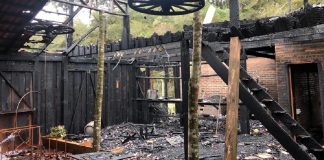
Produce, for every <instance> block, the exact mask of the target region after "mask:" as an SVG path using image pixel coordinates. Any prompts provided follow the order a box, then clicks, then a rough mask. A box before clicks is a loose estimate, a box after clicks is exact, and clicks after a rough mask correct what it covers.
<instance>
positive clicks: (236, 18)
mask: <svg viewBox="0 0 324 160" xmlns="http://www.w3.org/2000/svg"><path fill="white" fill-rule="evenodd" d="M229 8H230V27H233V26H234V27H236V28H239V27H240V15H239V14H240V13H239V11H240V10H239V1H238V0H230V1H229Z"/></svg>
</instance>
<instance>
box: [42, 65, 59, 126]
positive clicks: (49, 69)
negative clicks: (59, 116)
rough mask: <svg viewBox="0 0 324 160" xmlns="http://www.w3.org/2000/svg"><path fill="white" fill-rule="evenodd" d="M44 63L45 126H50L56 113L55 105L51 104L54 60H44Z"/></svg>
mask: <svg viewBox="0 0 324 160" xmlns="http://www.w3.org/2000/svg"><path fill="white" fill-rule="evenodd" d="M45 63H46V64H45V65H46V70H45V73H44V74H45V78H46V79H45V86H44V87H45V89H46V91H45V96H46V98H45V100H46V105H45V106H44V107H45V108H46V112H45V113H44V114H45V115H46V117H45V118H46V128H51V127H54V126H55V118H56V116H55V113H56V106H54V104H53V97H54V96H53V95H54V93H53V89H54V87H53V86H54V81H55V77H56V73H55V72H54V71H55V66H54V65H55V63H54V62H45Z"/></svg>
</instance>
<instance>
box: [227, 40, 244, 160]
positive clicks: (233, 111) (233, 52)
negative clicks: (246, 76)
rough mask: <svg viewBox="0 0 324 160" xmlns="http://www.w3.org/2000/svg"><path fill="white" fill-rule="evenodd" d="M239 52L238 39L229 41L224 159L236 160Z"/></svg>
mask: <svg viewBox="0 0 324 160" xmlns="http://www.w3.org/2000/svg"><path fill="white" fill-rule="evenodd" d="M240 51H241V45H240V40H239V38H238V37H232V38H231V41H230V55H229V56H230V57H229V74H228V93H227V98H226V100H227V108H226V111H227V112H226V116H227V118H226V135H225V159H228V160H233V159H236V155H237V127H238V124H237V120H238V103H239V78H240V76H239V75H240Z"/></svg>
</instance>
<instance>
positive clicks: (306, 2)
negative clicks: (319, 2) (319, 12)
mask: <svg viewBox="0 0 324 160" xmlns="http://www.w3.org/2000/svg"><path fill="white" fill-rule="evenodd" d="M307 4H308V0H304V8H306V6H307Z"/></svg>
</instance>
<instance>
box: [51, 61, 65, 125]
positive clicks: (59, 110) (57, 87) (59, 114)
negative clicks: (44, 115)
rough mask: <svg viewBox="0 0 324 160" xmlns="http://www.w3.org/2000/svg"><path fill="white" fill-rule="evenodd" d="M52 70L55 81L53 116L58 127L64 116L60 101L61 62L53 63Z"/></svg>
mask: <svg viewBox="0 0 324 160" xmlns="http://www.w3.org/2000/svg"><path fill="white" fill-rule="evenodd" d="M54 68H55V75H56V76H55V77H53V78H54V79H55V82H54V87H53V88H54V89H53V91H54V100H53V102H54V107H55V108H56V110H55V114H56V117H55V125H59V124H63V121H62V116H64V115H63V114H62V110H63V107H62V99H61V96H62V95H61V90H62V89H63V88H62V63H61V62H55V65H54Z"/></svg>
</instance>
